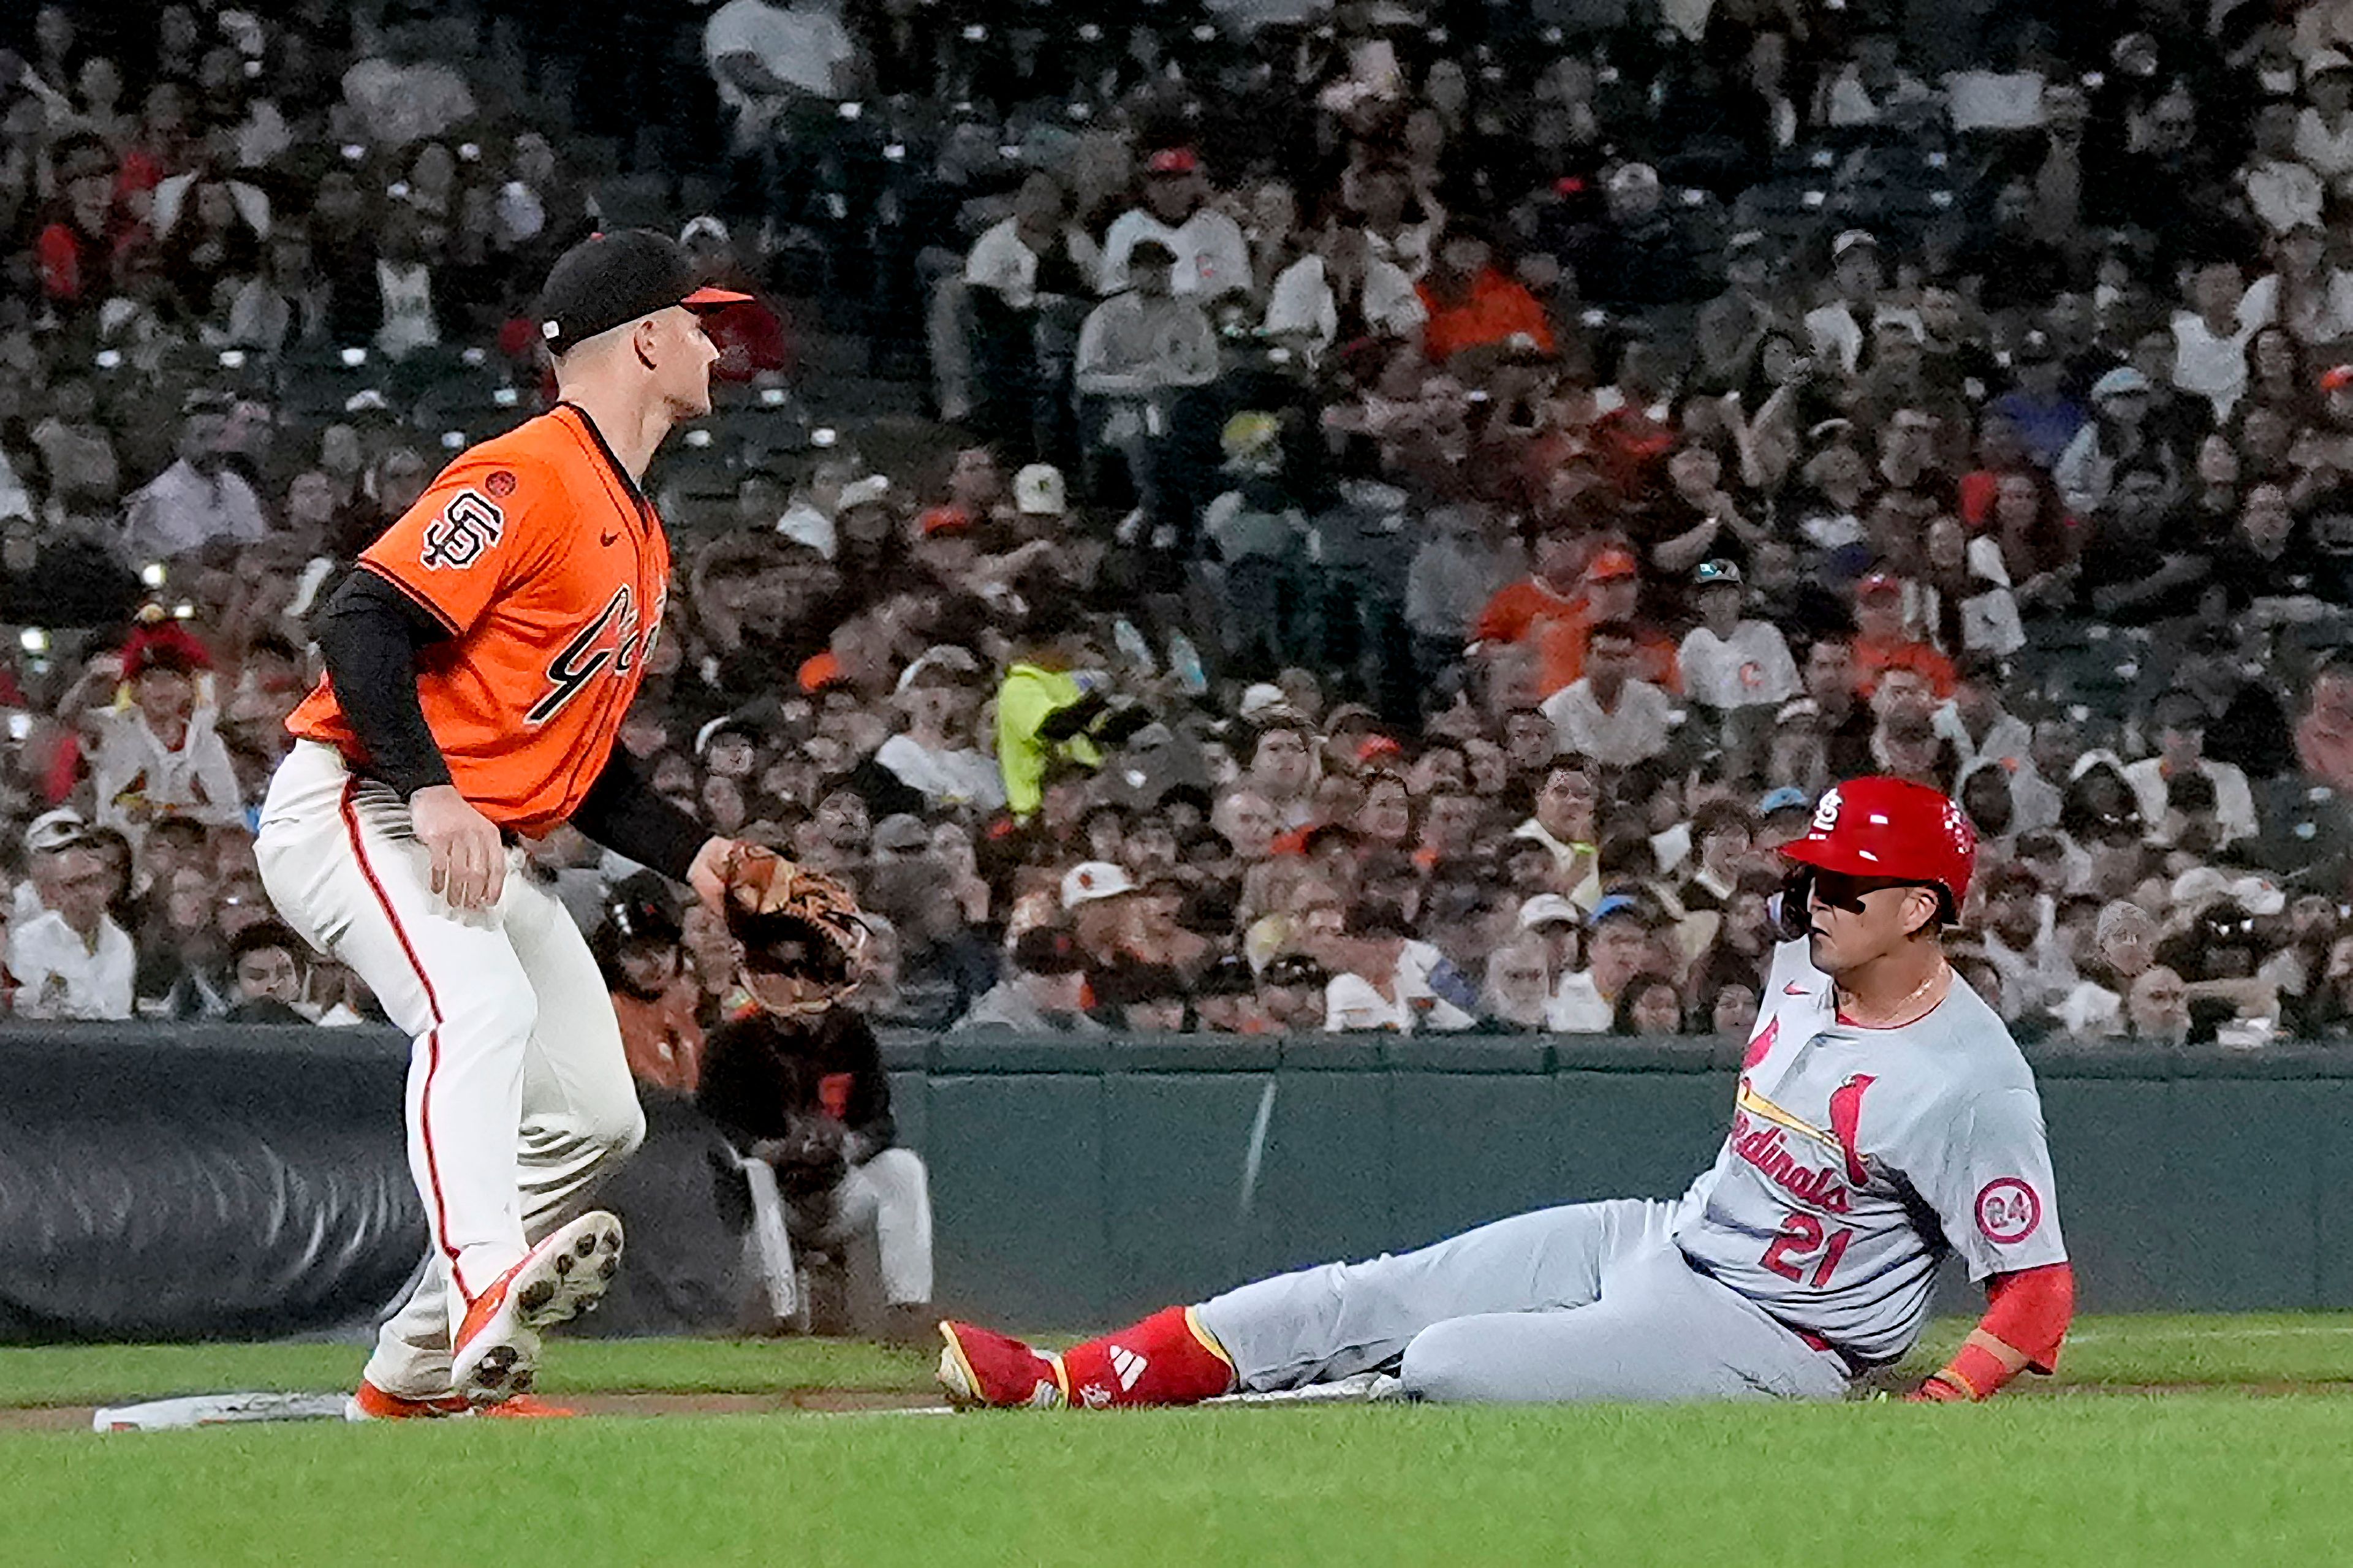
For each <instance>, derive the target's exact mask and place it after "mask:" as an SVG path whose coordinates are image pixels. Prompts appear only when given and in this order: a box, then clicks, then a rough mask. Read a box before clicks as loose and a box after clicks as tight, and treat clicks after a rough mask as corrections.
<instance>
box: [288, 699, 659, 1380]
mask: <svg viewBox="0 0 2353 1568" xmlns="http://www.w3.org/2000/svg"><path fill="white" fill-rule="evenodd" d="M255 852H256V854H257V856H258V857H259V860H260V864H261V878H262V881H263V884H264V885H265V886H266V887H267V888H268V889H269V897H270V900H271V902H273V903H274V904H276V905H277V907H278V912H279V914H280V916H281V917H282V918H283V919H284V920H285V921H286V923H287V924H288V925H290V926H291V927H293V929H294V930H295V931H298V932H299V933H301V935H302V936H303V937H304V938H306V939H307V940H309V941H310V942H311V943H313V944H314V945H316V946H317V947H319V948H321V949H322V950H323V951H324V952H329V953H332V955H333V956H334V957H335V958H336V959H337V960H339V961H340V962H342V963H345V964H347V965H349V966H350V967H351V969H352V971H353V973H356V974H357V975H358V976H359V977H360V978H361V980H363V981H364V982H365V983H366V984H367V986H368V988H369V989H370V990H371V991H373V992H374V993H375V995H376V998H377V1000H378V1001H379V1002H381V1003H382V1004H383V1005H384V1009H385V1013H386V1014H388V1015H389V1016H391V1018H392V1021H393V1022H394V1023H395V1024H396V1025H397V1026H399V1027H400V1028H401V1029H402V1030H404V1031H405V1032H406V1034H407V1035H408V1036H409V1037H410V1038H411V1039H412V1040H413V1041H414V1042H415V1046H414V1048H413V1050H412V1053H411V1055H410V1057H409V1065H408V1092H407V1123H408V1164H409V1172H410V1174H411V1175H412V1176H413V1177H414V1178H415V1180H416V1183H417V1194H418V1195H419V1196H420V1197H421V1198H422V1199H423V1200H424V1205H425V1215H426V1220H427V1224H428V1225H429V1226H430V1227H431V1230H432V1237H433V1256H432V1260H431V1262H430V1264H429V1266H428V1267H427V1270H426V1272H425V1274H424V1275H423V1277H422V1278H421V1279H420V1280H419V1283H418V1285H417V1289H416V1291H415V1292H414V1293H413V1294H412V1295H411V1296H410V1298H409V1300H408V1301H407V1303H406V1305H405V1306H403V1307H402V1308H401V1310H399V1312H398V1313H396V1315H395V1316H394V1317H393V1319H392V1320H391V1321H390V1322H388V1323H386V1324H385V1328H384V1331H383V1332H382V1334H381V1335H380V1336H379V1339H378V1342H377V1345H376V1352H375V1356H374V1357H373V1358H372V1359H371V1360H370V1361H369V1363H368V1373H367V1375H368V1378H369V1380H370V1381H371V1382H373V1383H375V1384H376V1385H377V1386H378V1387H380V1388H383V1389H384V1390H385V1391H386V1392H388V1393H392V1394H401V1395H404V1396H408V1397H425V1396H429V1395H432V1394H440V1393H444V1392H446V1391H447V1390H448V1386H449V1339H450V1335H451V1333H452V1332H453V1331H454V1330H455V1328H456V1326H457V1323H458V1321H459V1320H460V1319H461V1318H462V1317H463V1316H464V1313H465V1303H466V1299H467V1297H468V1296H470V1295H472V1294H479V1293H480V1291H482V1290H484V1289H488V1288H489V1286H490V1284H491V1281H492V1280H494V1279H497V1278H498V1277H499V1276H500V1275H501V1274H502V1273H504V1272H505V1271H506V1270H507V1269H508V1268H512V1267H513V1266H514V1265H515V1264H516V1263H518V1262H520V1261H521V1260H522V1256H523V1254H524V1252H525V1251H526V1250H528V1248H529V1245H530V1242H531V1240H533V1239H535V1238H537V1237H541V1236H543V1235H545V1234H546V1233H547V1232H549V1231H551V1230H553V1229H554V1228H555V1227H556V1226H559V1225H561V1224H563V1223H564V1222H565V1220H567V1219H570V1218H571V1217H572V1216H573V1215H576V1214H578V1213H580V1212H581V1211H582V1210H583V1209H584V1208H586V1206H587V1205H586V1202H585V1200H586V1197H587V1195H588V1194H589V1193H590V1191H591V1190H592V1189H593V1188H594V1187H595V1185H596V1183H597V1182H598V1181H600V1180H601V1179H602V1178H603V1177H604V1176H605V1175H607V1173H610V1172H611V1170H612V1169H613V1168H614V1167H615V1166H616V1165H617V1164H618V1163H619V1162H620V1161H621V1160H623V1159H624V1158H626V1157H627V1156H628V1153H629V1152H631V1151H632V1150H634V1149H635V1148H637V1146H638V1144H639V1143H640V1142H643V1141H644V1138H645V1116H644V1113H643V1112H642V1111H641V1110H639V1109H638V1097H637V1089H636V1087H635V1086H634V1085H633V1084H632V1083H631V1082H630V1079H629V1069H628V1059H627V1058H625V1057H624V1056H623V1054H622V1050H621V1031H620V1026H619V1025H618V1024H617V1022H616V1021H615V1019H614V1016H613V1005H612V1001H611V998H610V997H609V995H608V994H607V992H606V989H605V982H604V977H603V975H602V974H601V973H598V971H597V968H596V960H595V958H593V957H592V956H591V955H590V954H589V952H588V944H587V942H586V941H585V940H584V939H583V938H582V937H581V935H580V931H579V928H578V927H577V926H575V925H574V924H573V922H572V917H571V916H570V915H569V914H567V913H566V912H565V909H564V906H563V905H562V904H560V903H558V902H557V901H556V900H555V897H554V894H553V893H552V892H550V891H549V890H548V889H544V888H542V887H540V886H538V885H537V884H535V883H533V882H532V881H530V880H529V879H526V878H525V877H524V875H523V874H522V857H521V855H520V854H515V855H512V856H511V857H510V859H509V865H508V873H507V879H506V886H505V889H504V890H503V891H502V892H501V895H500V897H499V900H498V902H497V903H496V904H495V905H493V906H491V908H489V909H485V910H463V911H460V910H453V909H451V908H450V907H449V905H448V902H447V901H446V900H443V899H442V898H441V897H440V895H438V894H437V893H435V892H433V891H432V890H431V887H430V883H429V880H428V875H429V858H428V857H427V853H426V850H425V848H424V847H423V846H422V845H420V844H419V843H417V837H416V835H415V833H414V832H413V831H412V829H411V826H410V822H409V816H408V807H407V805H406V803H405V802H404V801H402V800H401V799H400V798H399V797H398V796H397V795H395V794H394V793H393V792H392V791H391V790H390V789H387V788H385V786H383V785H381V784H371V783H368V782H366V781H364V780H362V779H359V778H356V777H354V776H353V774H352V773H350V772H349V770H348V769H346V768H345V766H344V765H343V758H342V757H341V755H340V754H338V753H337V752H335V751H334V750H333V748H332V747H328V746H323V745H320V744H318V743H316V742H308V741H304V742H297V743H296V744H295V747H294V749H293V751H292V752H290V753H289V754H288V755H287V758H286V760H285V761H284V762H283V763H280V765H279V769H278V773H277V776H276V777H275V778H273V779H272V780H271V781H270V785H269V798H268V799H267V801H266V802H265V803H264V804H263V806H262V811H261V826H260V832H259V837H258V838H257V840H256V843H255ZM452 1279H455V1281H456V1282H457V1284H458V1285H459V1289H456V1290H453V1289H450V1284H451V1281H452Z"/></svg>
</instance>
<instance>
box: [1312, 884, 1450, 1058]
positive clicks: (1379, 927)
mask: <svg viewBox="0 0 2353 1568" xmlns="http://www.w3.org/2000/svg"><path fill="white" fill-rule="evenodd" d="M1301 946H1302V948H1303V951H1305V952H1306V953H1307V955H1308V956H1309V957H1310V958H1313V959H1314V961H1315V962H1316V963H1320V964H1322V965H1323V966H1324V968H1325V969H1326V970H1328V971H1330V972H1331V975H1332V979H1331V982H1330V984H1328V985H1327V986H1326V987H1325V990H1324V1028H1325V1029H1327V1030H1329V1031H1331V1032H1333V1033H1335V1034H1337V1033H1344V1032H1356V1031H1361V1030H1372V1029H1387V1030H1394V1031H1396V1032H1398V1033H1399V1034H1406V1035H1410V1034H1415V1033H1418V1032H1419V1031H1422V1030H1426V1029H1427V1030H1438V1031H1440V1032H1451V1031H1458V1030H1462V1029H1468V1028H1471V1027H1472V1026H1475V1025H1476V1024H1477V1023H1478V1016H1477V1008H1478V995H1477V993H1476V991H1475V989H1474V988H1473V987H1472V984H1471V983H1470V982H1469V981H1468V980H1466V979H1464V978H1463V976H1462V974H1461V972H1460V971H1458V970H1457V969H1455V967H1454V965H1453V963H1451V961H1450V960H1449V959H1448V958H1447V957H1446V955H1445V954H1444V953H1442V952H1440V951H1439V950H1438V949H1437V948H1435V947H1433V946H1431V945H1430V943H1428V942H1419V941H1416V940H1414V939H1413V938H1411V937H1409V936H1408V935H1406V934H1405V931H1404V930H1403V922H1402V920H1401V918H1400V916H1399V914H1398V911H1396V910H1386V909H1379V908H1376V907H1362V908H1359V909H1357V910H1351V911H1350V912H1349V915H1348V919H1347V923H1346V925H1345V928H1343V929H1341V930H1338V931H1333V930H1329V929H1314V928H1311V930H1310V931H1309V932H1308V934H1307V935H1306V936H1305V937H1303V939H1302V941H1301Z"/></svg>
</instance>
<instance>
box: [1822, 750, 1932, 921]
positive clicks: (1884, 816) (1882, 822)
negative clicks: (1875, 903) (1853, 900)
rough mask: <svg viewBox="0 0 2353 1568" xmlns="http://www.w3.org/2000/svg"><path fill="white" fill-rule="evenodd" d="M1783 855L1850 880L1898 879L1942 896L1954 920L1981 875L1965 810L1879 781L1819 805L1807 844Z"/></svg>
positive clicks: (1834, 791) (1848, 786) (1853, 783)
mask: <svg viewBox="0 0 2353 1568" xmlns="http://www.w3.org/2000/svg"><path fill="white" fill-rule="evenodd" d="M1781 853H1782V854H1784V855H1786V856H1788V858H1790V859H1792V860H1796V861H1798V862H1799V863H1800V864H1803V865H1807V866H1816V867H1820V868H1821V869H1823V870H1825V871H1843V872H1845V873H1846V874H1847V875H1848V876H1851V877H1897V878H1901V879H1905V880H1906V881H1914V882H1923V883H1926V884H1927V885H1929V886H1931V887H1936V888H1942V889H1944V890H1945V896H1946V897H1947V899H1949V900H1951V907H1950V908H1949V909H1948V910H1947V911H1946V918H1947V920H1949V919H1952V918H1954V916H1955V915H1957V913H1958V911H1959V910H1960V907H1961V900H1963V899H1966V898H1968V892H1969V875H1970V873H1971V872H1972V871H1974V870H1975V869H1976V868H1977V860H1978V835H1977V829H1975V828H1973V827H1971V826H1969V819H1968V816H1967V815H1966V814H1965V813H1964V812H1963V811H1962V810H1961V808H1960V806H1959V805H1957V804H1955V803H1954V802H1953V801H1951V800H1950V799H1947V797H1946V796H1945V795H1944V794H1943V793H1942V792H1940V791H1937V790H1934V789H1931V788H1929V787H1928V786H1927V785H1926V784H1914V783H1912V782H1911V781H1910V780H1908V779H1894V778H1885V777H1879V776H1873V777H1871V778H1861V779H1849V780H1848V781H1847V782H1846V783H1844V784H1833V785H1832V786H1831V788H1830V789H1828V790H1826V791H1824V792H1823V794H1822V798H1821V799H1820V801H1819V802H1817V803H1816V804H1815V806H1814V820H1813V824H1812V826H1810V827H1809V828H1808V829H1807V830H1806V833H1805V836H1804V837H1800V838H1797V839H1794V840H1792V841H1791V842H1789V843H1788V844H1785V845H1783V846H1782V847H1781Z"/></svg>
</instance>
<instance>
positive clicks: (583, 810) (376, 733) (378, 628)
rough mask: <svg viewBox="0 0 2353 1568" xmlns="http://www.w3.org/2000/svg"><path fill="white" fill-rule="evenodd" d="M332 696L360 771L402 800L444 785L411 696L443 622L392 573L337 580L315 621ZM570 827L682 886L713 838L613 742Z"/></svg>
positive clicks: (439, 759) (435, 748) (440, 761)
mask: <svg viewBox="0 0 2353 1568" xmlns="http://www.w3.org/2000/svg"><path fill="white" fill-rule="evenodd" d="M313 632H314V635H316V637H318V639H319V653H320V656H321V657H322V658H324V659H325V660H326V665H327V677H328V679H330V680H332V681H333V682H334V686H335V700H336V702H337V704H338V705H340V706H341V707H342V709H343V717H344V719H345V720H346V721H349V722H350V724H351V727H352V733H353V735H354V736H355V737H357V739H358V741H359V743H360V750H361V751H362V752H364V753H365V754H364V757H363V758H361V759H359V762H360V764H361V765H360V771H361V772H362V773H364V774H365V776H367V777H369V778H372V779H375V780H376V781H378V782H379V783H382V784H388V785H390V786H391V787H392V789H393V790H394V791H396V793H397V794H398V795H400V797H401V798H402V799H403V800H406V799H407V798H408V797H409V796H410V795H415V794H416V793H417V791H418V790H420V789H425V788H427V787H429V786H431V785H434V784H448V783H449V782H450V778H449V763H448V760H447V759H446V758H444V757H443V756H442V755H441V748H440V745H439V744H438V742H435V740H434V739H433V731H432V729H431V728H430V727H429V726H428V725H427V723H426V722H425V708H424V704H423V703H421V702H420V701H419V700H417V654H418V653H419V652H421V651H423V650H424V649H425V648H427V647H431V646H432V645H434V644H435V643H438V642H442V641H446V640H447V639H448V637H449V628H448V626H445V625H443V624H442V622H441V621H440V620H439V619H438V617H437V616H434V614H433V612H432V611H430V610H428V609H427V608H426V607H425V606H424V605H420V604H418V603H417V601H416V600H415V599H413V598H411V597H409V595H407V594H406V593H405V592H403V591H402V590H401V589H400V588H399V587H398V586H397V585H396V584H393V583H392V582H390V581H389V580H388V579H386V578H384V577H380V576H378V575H376V574H375V573H373V572H370V571H368V570H366V569H365V568H364V567H363V568H361V569H359V570H357V571H354V572H353V573H352V574H349V575H348V576H346V577H345V578H344V579H343V583H342V584H340V585H339V586H337V588H336V589H335V592H334V594H333V595H332V597H330V598H329V599H328V601H327V603H326V605H325V607H324V608H323V609H322V610H321V611H320V613H319V618H318V621H317V623H316V625H315V626H314V627H313ZM572 826H575V827H576V828H578V829H579V830H580V831H581V832H582V833H584V834H586V835H587V836H588V837H589V838H591V839H593V840H594V841H595V842H596V843H598V844H601V845H603V846H604V847H606V848H607V849H611V850H614V851H616V852H617V853H619V854H622V855H626V856H628V858H630V859H632V860H635V861H636V862H637V863H638V865H640V866H646V867H649V868H652V869H654V870H656V871H659V872H660V873H661V874H662V875H663V876H665V877H668V878H670V879H671V880H672V881H678V882H683V881H685V880H686V873H687V870H688V868H690V867H691V866H692V865H693V864H694V858H695V856H696V855H697V854H699V853H701V851H702V846H703V844H704V843H705V842H706V841H708V840H709V838H710V837H711V835H710V833H709V831H708V830H706V829H705V828H704V827H703V826H702V824H700V823H698V822H696V821H695V820H694V819H693V818H692V817H691V816H688V815H687V814H686V813H684V812H682V811H681V810H679V809H678V807H676V806H674V805H671V804H670V802H668V801H666V800H664V799H662V797H661V796H659V795H656V794H655V793H654V792H653V790H652V789H651V788H650V787H649V785H648V784H646V782H645V780H644V779H643V778H642V777H641V776H640V775H639V774H638V771H637V768H636V765H635V764H634V763H632V762H631V761H630V759H629V755H628V752H624V751H622V750H620V749H619V748H618V747H616V748H615V749H614V751H613V754H612V756H611V757H610V758H609V759H607V762H606V763H605V771H604V772H602V773H598V774H597V775H596V783H595V784H591V785H589V786H588V794H587V795H586V796H585V797H584V798H583V799H582V800H581V802H580V806H579V809H578V810H576V811H575V812H574V813H573V814H572Z"/></svg>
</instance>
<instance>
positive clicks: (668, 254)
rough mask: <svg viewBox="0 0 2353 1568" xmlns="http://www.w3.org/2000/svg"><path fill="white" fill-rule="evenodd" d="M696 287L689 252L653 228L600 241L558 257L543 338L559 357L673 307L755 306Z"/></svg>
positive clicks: (544, 297)
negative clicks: (687, 253) (688, 256)
mask: <svg viewBox="0 0 2353 1568" xmlns="http://www.w3.org/2000/svg"><path fill="white" fill-rule="evenodd" d="M751 297H752V296H750V295H749V294H738V293H734V292H733V291H731V290H729V289H704V288H698V287H696V285H695V278H694V264H693V263H692V262H691V261H689V260H688V259H687V257H686V250H685V247H682V246H681V245H680V244H679V243H678V242H677V241H676V240H674V239H672V238H670V237H669V236H668V235H664V234H656V233H655V232H654V231H653V230H651V229H649V228H625V229H617V230H615V231H614V232H613V233H611V234H592V235H590V236H589V237H587V238H586V239H584V240H582V241H581V242H580V243H579V244H577V245H575V246H574V247H572V248H571V249H569V250H567V251H565V253H564V254H563V255H562V256H561V257H559V258H556V262H555V265H554V267H553V268H549V269H548V274H547V286H546V287H545V288H543V289H541V290H540V292H539V323H540V324H539V332H540V336H541V337H543V339H545V340H546V342H547V347H548V352H549V353H559V354H560V353H570V352H571V351H572V350H573V349H575V348H577V347H579V346H580V345H581V344H582V343H585V342H587V341H588V340H589V339H590V338H593V337H596V335H597V334H598V333H600V332H609V331H612V330H613V329H614V328H615V327H621V326H627V325H628V323H629V322H631V321H636V320H637V319H638V317H640V316H650V315H652V314H653V313H654V312H655V311H656V310H668V309H670V307H671V306H672V305H684V306H686V307H688V308H689V309H690V310H701V309H704V308H707V307H710V306H714V305H733V304H736V303H739V302H740V301H743V300H749V299H750V298H751Z"/></svg>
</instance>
